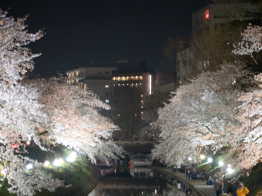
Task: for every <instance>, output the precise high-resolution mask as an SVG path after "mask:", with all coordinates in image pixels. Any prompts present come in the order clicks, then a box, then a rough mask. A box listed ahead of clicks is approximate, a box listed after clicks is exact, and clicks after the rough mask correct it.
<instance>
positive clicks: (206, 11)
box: [203, 9, 209, 21]
mask: <svg viewBox="0 0 262 196" xmlns="http://www.w3.org/2000/svg"><path fill="white" fill-rule="evenodd" d="M207 20H209V9H206V10H205V11H204V12H203V21H207Z"/></svg>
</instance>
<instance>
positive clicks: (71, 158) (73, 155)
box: [66, 152, 77, 162]
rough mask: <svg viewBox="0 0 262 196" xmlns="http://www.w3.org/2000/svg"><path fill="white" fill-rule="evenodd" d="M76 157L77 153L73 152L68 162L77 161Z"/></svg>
mask: <svg viewBox="0 0 262 196" xmlns="http://www.w3.org/2000/svg"><path fill="white" fill-rule="evenodd" d="M76 155H77V153H76V152H72V153H71V154H70V156H69V157H67V159H66V160H67V161H68V162H73V161H75V159H76Z"/></svg>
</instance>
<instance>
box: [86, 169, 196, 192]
mask: <svg viewBox="0 0 262 196" xmlns="http://www.w3.org/2000/svg"><path fill="white" fill-rule="evenodd" d="M98 169H99V171H100V180H99V182H98V184H97V186H96V187H95V188H94V190H93V191H92V192H91V193H90V194H89V195H88V196H160V195H161V196H188V195H194V196H197V195H196V194H195V193H193V192H192V191H191V190H190V189H189V188H188V187H187V186H186V185H184V184H182V183H181V182H179V181H177V180H176V179H173V178H171V177H169V176H166V175H163V174H161V173H158V172H154V171H152V169H150V168H148V167H135V168H128V165H127V164H123V165H113V167H99V168H98Z"/></svg>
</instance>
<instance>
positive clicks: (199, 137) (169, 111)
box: [152, 63, 248, 165]
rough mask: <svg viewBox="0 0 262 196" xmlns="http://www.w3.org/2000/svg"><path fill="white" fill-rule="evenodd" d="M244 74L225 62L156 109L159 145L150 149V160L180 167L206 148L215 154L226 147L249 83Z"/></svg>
mask: <svg viewBox="0 0 262 196" xmlns="http://www.w3.org/2000/svg"><path fill="white" fill-rule="evenodd" d="M247 75H248V71H244V70H242V68H241V64H240V65H238V66H235V65H234V64H231V63H224V64H223V65H222V67H221V69H220V70H218V71H217V72H203V73H202V74H200V75H199V76H198V77H197V78H196V79H194V80H192V81H191V83H190V84H188V85H183V86H181V87H180V88H179V89H178V90H177V91H176V92H175V96H174V97H173V98H171V99H170V100H169V101H170V104H166V106H165V107H164V108H163V109H160V110H159V118H158V120H157V121H156V124H159V126H160V129H161V130H162V133H161V135H160V136H161V138H162V142H161V143H160V144H158V145H157V146H156V147H155V149H153V151H152V153H153V157H154V158H160V159H164V160H165V161H166V162H167V163H169V164H178V165H179V164H182V163H185V162H186V161H187V159H188V158H189V157H191V158H192V160H193V161H194V162H197V161H198V157H199V154H200V153H201V152H203V150H205V149H212V150H213V151H217V150H218V149H220V148H221V147H223V146H226V145H228V143H229V140H228V138H229V137H230V133H231V132H230V130H235V129H236V128H237V127H239V126H240V123H239V122H238V121H237V120H236V118H235V116H236V114H237V113H238V108H237V106H239V104H240V103H239V101H238V100H237V97H239V95H240V89H241V87H242V86H243V85H245V84H246V83H248V81H246V79H243V78H244V77H246V76H247ZM240 79H241V80H240ZM237 81H239V82H237Z"/></svg>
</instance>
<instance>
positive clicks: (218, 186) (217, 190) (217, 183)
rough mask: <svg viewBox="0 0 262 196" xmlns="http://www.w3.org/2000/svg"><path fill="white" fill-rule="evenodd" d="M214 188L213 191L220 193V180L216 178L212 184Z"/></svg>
mask: <svg viewBox="0 0 262 196" xmlns="http://www.w3.org/2000/svg"><path fill="white" fill-rule="evenodd" d="M214 188H215V190H214V193H216V195H217V196H219V195H220V182H219V181H218V180H217V181H216V183H215V186H214Z"/></svg>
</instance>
